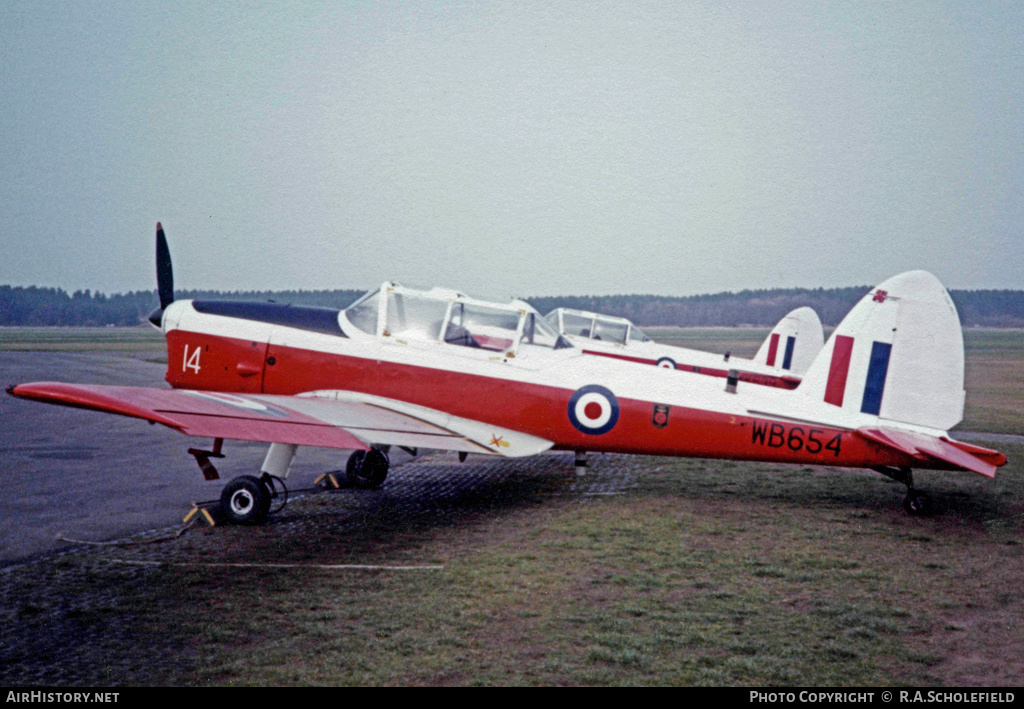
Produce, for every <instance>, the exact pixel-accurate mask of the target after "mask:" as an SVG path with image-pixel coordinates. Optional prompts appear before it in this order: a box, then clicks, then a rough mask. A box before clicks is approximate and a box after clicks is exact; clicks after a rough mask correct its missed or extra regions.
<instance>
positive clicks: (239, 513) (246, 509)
mask: <svg viewBox="0 0 1024 709" xmlns="http://www.w3.org/2000/svg"><path fill="white" fill-rule="evenodd" d="M220 508H221V511H222V512H223V513H224V516H225V517H227V518H228V519H229V520H230V521H231V522H233V523H235V524H245V525H253V524H260V523H261V522H263V520H265V519H266V518H267V513H268V512H269V511H270V490H269V489H268V488H267V486H266V484H265V483H263V482H262V481H260V479H259V478H256V477H254V476H252V475H242V476H240V477H237V478H235V479H234V480H232V481H231V482H229V483H228V484H227V485H225V486H224V489H223V490H222V491H221V493H220Z"/></svg>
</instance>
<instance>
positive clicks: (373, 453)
mask: <svg viewBox="0 0 1024 709" xmlns="http://www.w3.org/2000/svg"><path fill="white" fill-rule="evenodd" d="M389 465H390V463H389V461H388V456H387V454H386V453H384V452H383V451H378V450H368V451H354V452H353V453H352V455H350V456H349V458H348V464H347V465H346V466H345V475H346V477H348V481H349V482H350V483H352V484H353V485H355V486H356V487H361V488H367V489H373V488H378V487H380V486H381V484H382V483H383V482H384V478H386V477H387V476H388V466H389Z"/></svg>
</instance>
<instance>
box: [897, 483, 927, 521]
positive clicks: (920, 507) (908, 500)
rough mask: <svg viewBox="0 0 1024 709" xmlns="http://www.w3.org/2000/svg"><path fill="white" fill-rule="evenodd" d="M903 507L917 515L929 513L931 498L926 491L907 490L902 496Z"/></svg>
mask: <svg viewBox="0 0 1024 709" xmlns="http://www.w3.org/2000/svg"><path fill="white" fill-rule="evenodd" d="M903 509H905V510H906V511H907V512H908V513H909V514H912V515H914V516H918V517H919V516H921V515H926V514H929V513H931V511H932V498H931V497H930V496H929V495H928V493H927V492H918V491H916V490H908V491H907V496H906V497H905V498H903Z"/></svg>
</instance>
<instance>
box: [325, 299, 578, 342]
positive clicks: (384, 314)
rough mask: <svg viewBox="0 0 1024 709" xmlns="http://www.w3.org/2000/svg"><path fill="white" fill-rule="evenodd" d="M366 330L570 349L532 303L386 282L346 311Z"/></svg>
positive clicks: (400, 337) (415, 337)
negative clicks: (477, 297) (477, 298)
mask: <svg viewBox="0 0 1024 709" xmlns="http://www.w3.org/2000/svg"><path fill="white" fill-rule="evenodd" d="M344 314H345V317H346V318H347V319H348V321H349V323H351V324H352V325H354V326H355V327H356V328H358V329H360V330H362V331H363V332H365V333H368V334H371V335H379V336H381V337H388V338H392V337H393V338H396V339H397V340H406V341H408V340H417V341H421V342H444V343H448V344H451V345H460V346H462V347H472V348H476V349H483V350H491V351H494V352H502V353H504V354H506V355H510V354H514V353H515V352H516V351H517V350H518V349H519V348H520V346H524V345H525V346H527V347H544V348H548V349H556V350H557V349H561V348H563V347H572V345H571V344H570V343H569V341H568V340H566V339H565V338H563V337H562V336H561V335H559V334H558V333H557V332H555V330H554V328H553V327H551V325H550V324H549V323H548V322H547V321H546V320H544V318H543V317H541V315H540V313H538V312H537V311H536V310H535V309H534V308H533V307H531V306H530V305H529V304H527V303H524V302H523V301H518V300H517V301H513V302H511V303H508V304H502V303H491V302H487V301H482V300H475V299H473V298H470V297H469V296H467V295H465V294H464V293H459V292H458V291H453V290H448V289H445V288H432V289H430V290H426V291H425V290H417V289H414V288H406V287H404V286H400V285H398V284H397V283H385V284H384V285H383V286H381V288H380V289H378V290H375V291H372V292H370V293H367V294H366V295H364V296H363V297H362V298H360V299H359V300H357V301H356V302H355V303H353V304H352V305H351V306H349V307H348V308H347V309H346V310H345V311H344Z"/></svg>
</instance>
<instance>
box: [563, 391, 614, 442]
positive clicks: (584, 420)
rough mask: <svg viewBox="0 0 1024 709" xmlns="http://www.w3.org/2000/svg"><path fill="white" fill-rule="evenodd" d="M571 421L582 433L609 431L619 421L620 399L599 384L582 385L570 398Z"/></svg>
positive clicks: (591, 433) (598, 433) (596, 433)
mask: <svg viewBox="0 0 1024 709" xmlns="http://www.w3.org/2000/svg"><path fill="white" fill-rule="evenodd" d="M569 421H571V422H572V425H573V426H575V427H576V430H577V431H580V432H581V433H586V434H589V435H591V436H599V435H601V434H602V433H608V432H609V431H611V430H612V429H613V428H615V424H616V423H618V421H619V401H618V399H616V398H615V395H614V394H612V393H611V391H610V390H608V389H606V388H605V387H603V386H600V385H598V384H591V385H589V386H585V387H581V388H579V389H577V390H576V391H575V392H574V393H573V395H572V397H571V398H570V399H569Z"/></svg>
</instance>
